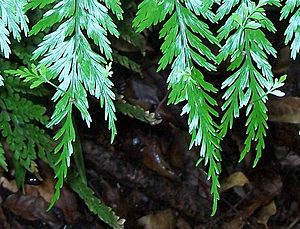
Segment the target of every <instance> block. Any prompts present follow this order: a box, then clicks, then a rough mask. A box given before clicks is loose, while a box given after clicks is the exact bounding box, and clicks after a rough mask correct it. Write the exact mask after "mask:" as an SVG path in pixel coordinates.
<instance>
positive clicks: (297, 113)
mask: <svg viewBox="0 0 300 229" xmlns="http://www.w3.org/2000/svg"><path fill="white" fill-rule="evenodd" d="M267 106H268V109H269V121H273V122H284V123H293V124H299V123H300V98H299V97H293V96H286V97H283V98H274V99H272V100H270V101H268V103H267Z"/></svg>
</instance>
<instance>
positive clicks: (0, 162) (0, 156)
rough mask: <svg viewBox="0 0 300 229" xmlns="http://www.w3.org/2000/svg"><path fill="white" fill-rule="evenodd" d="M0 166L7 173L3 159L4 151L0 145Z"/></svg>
mask: <svg viewBox="0 0 300 229" xmlns="http://www.w3.org/2000/svg"><path fill="white" fill-rule="evenodd" d="M0 166H1V167H2V168H3V169H4V170H5V171H8V168H7V163H6V159H5V151H4V149H3V146H2V144H1V143H0Z"/></svg>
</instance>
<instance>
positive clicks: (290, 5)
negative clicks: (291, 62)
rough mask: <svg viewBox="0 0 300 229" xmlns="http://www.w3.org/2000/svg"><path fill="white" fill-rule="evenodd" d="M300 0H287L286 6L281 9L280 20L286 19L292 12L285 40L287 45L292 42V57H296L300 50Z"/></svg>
mask: <svg viewBox="0 0 300 229" xmlns="http://www.w3.org/2000/svg"><path fill="white" fill-rule="evenodd" d="M299 6H300V1H299V0H287V1H286V2H285V5H284V7H283V8H282V9H281V16H280V20H282V19H286V18H287V17H288V16H289V15H291V14H292V16H291V18H290V20H289V25H288V27H287V28H286V30H285V33H284V35H285V41H284V43H285V44H286V45H287V44H288V43H289V42H291V57H292V58H293V59H296V56H297V54H298V53H299V51H300V20H299V19H300V8H299Z"/></svg>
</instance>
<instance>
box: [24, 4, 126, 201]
mask: <svg viewBox="0 0 300 229" xmlns="http://www.w3.org/2000/svg"><path fill="white" fill-rule="evenodd" d="M52 2H53V1H51V0H48V1H46V2H45V3H43V1H42V0H31V1H30V2H29V4H28V5H27V8H28V9H30V8H32V9H34V8H36V7H40V8H43V7H45V6H46V5H48V4H50V3H52ZM108 9H111V11H112V12H113V13H115V14H116V15H117V18H119V19H121V18H122V12H123V11H122V9H121V7H120V1H119V0H113V1H106V0H104V4H102V3H100V2H98V1H97V0H75V1H74V0H63V1H59V2H58V3H57V4H55V5H54V6H53V8H52V9H50V10H48V11H47V12H46V13H45V14H44V15H43V18H42V19H41V20H40V21H38V22H37V24H35V25H34V26H33V28H32V30H31V31H30V35H35V34H37V33H39V32H46V30H47V31H48V28H53V27H54V26H55V28H56V29H55V30H53V31H51V32H50V33H49V34H47V35H46V36H45V37H44V39H43V41H42V42H41V43H40V44H39V47H38V48H37V49H36V50H35V51H34V53H33V59H34V60H36V59H38V58H41V60H40V62H39V65H38V69H39V70H38V72H39V73H38V75H40V76H42V77H41V78H40V79H38V78H37V77H36V74H33V75H31V74H30V73H28V75H27V76H26V75H24V77H25V78H26V79H27V80H28V81H31V82H33V83H34V84H32V87H36V86H38V85H39V84H41V83H44V82H47V83H50V84H51V80H53V79H58V80H59V82H60V84H59V85H58V86H55V85H53V84H52V86H55V87H56V88H57V91H56V93H55V95H54V96H53V98H52V100H53V101H54V102H55V103H56V105H55V111H54V113H53V115H52V117H51V121H50V123H49V124H48V127H51V126H53V125H58V124H60V123H63V125H62V127H61V129H60V130H59V131H58V133H57V134H56V135H55V137H54V139H55V140H59V141H60V142H59V144H58V145H57V146H56V148H55V153H57V154H58V153H59V159H58V161H57V170H56V178H57V179H58V182H57V184H56V193H55V195H54V198H53V199H52V205H53V204H54V201H55V200H57V199H58V197H59V190H60V188H61V187H62V185H63V180H64V178H65V177H66V175H67V168H68V166H69V165H70V157H71V155H72V153H73V146H72V143H73V142H74V141H75V138H76V135H75V133H74V126H73V123H72V119H71V114H72V110H73V106H75V107H76V108H77V109H78V110H79V111H80V113H81V115H82V119H83V120H84V121H85V122H86V124H87V125H88V126H90V123H91V121H92V120H91V116H90V114H89V111H88V107H89V104H88V100H87V93H89V94H91V95H92V96H94V97H96V98H97V99H99V100H100V106H101V107H104V111H105V120H108V126H109V129H110V130H111V136H112V137H111V140H112V141H113V139H114V136H115V135H116V126H115V120H116V116H115V106H114V103H113V100H114V99H115V95H114V93H113V91H112V89H111V88H112V86H113V83H112V82H111V80H110V79H109V78H110V76H111V75H112V72H111V64H107V61H106V59H108V60H112V49H111V47H110V41H109V40H108V38H107V36H108V34H111V35H114V36H116V37H118V36H119V33H118V31H117V28H116V25H115V24H114V23H113V21H112V18H111V17H110V16H109V12H108ZM89 39H90V40H92V41H93V42H94V44H96V45H97V46H98V48H99V52H100V53H101V54H98V53H97V52H96V51H94V50H93V49H92V45H91V44H90V43H89ZM43 66H44V68H45V69H46V70H45V71H44V72H43Z"/></svg>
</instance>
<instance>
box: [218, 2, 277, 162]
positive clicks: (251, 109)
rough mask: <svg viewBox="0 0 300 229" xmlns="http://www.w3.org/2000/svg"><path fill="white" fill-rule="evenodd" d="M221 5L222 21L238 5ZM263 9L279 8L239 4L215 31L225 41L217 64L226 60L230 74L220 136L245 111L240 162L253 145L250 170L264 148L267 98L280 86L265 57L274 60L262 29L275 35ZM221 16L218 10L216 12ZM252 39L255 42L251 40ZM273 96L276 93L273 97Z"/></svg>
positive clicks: (261, 4)
mask: <svg viewBox="0 0 300 229" xmlns="http://www.w3.org/2000/svg"><path fill="white" fill-rule="evenodd" d="M228 4H229V2H228V1H223V3H222V6H223V5H225V6H223V8H227V10H226V11H224V13H223V15H222V16H220V18H222V17H224V16H225V15H226V14H227V13H228V12H229V11H230V10H231V9H230V7H233V6H234V5H237V4H238V2H237V1H235V2H233V1H232V2H231V3H230V4H229V5H230V6H228ZM267 5H277V6H279V5H280V2H279V1H276V0H272V1H265V0H260V1H258V3H257V4H256V3H255V2H254V1H250V0H246V1H242V2H240V3H239V4H238V5H237V6H238V7H237V9H236V11H235V12H234V13H232V14H231V15H230V16H229V18H228V19H227V21H226V22H225V24H224V25H223V26H222V27H221V29H220V30H219V39H220V40H223V39H226V42H225V45H224V46H223V47H222V48H221V50H220V54H219V55H218V57H217V58H218V62H219V63H220V62H221V61H223V60H225V59H227V58H230V65H229V67H228V70H230V71H233V74H232V75H231V76H229V77H228V78H227V79H226V80H225V81H224V82H223V84H222V88H227V90H226V91H225V93H224V95H223V99H224V100H225V102H224V104H223V105H222V110H223V111H224V115H223V117H222V120H221V123H222V124H221V130H220V135H221V137H224V136H225V135H226V133H227V131H228V128H232V125H233V119H234V118H236V117H239V112H240V109H241V108H243V107H247V112H246V115H247V116H248V119H247V122H246V126H247V132H246V134H247V138H246V140H245V147H244V149H243V151H242V153H241V156H240V160H242V159H243V158H244V157H245V155H246V154H247V153H248V152H249V151H250V148H251V145H252V142H256V147H255V149H256V158H255V161H254V166H255V165H256V164H257V162H258V160H259V158H260V157H261V154H262V150H263V149H264V147H265V143H264V137H265V136H266V129H267V128H268V125H267V119H268V116H267V107H266V101H267V99H268V98H267V94H269V93H272V92H274V91H275V88H276V89H277V88H278V87H280V86H282V82H283V79H281V81H280V82H281V84H280V85H279V83H278V80H274V79H273V78H274V76H273V73H272V71H271V65H270V63H269V62H268V55H271V56H274V57H276V50H275V49H274V48H273V46H272V44H271V43H270V42H269V41H268V40H267V38H266V37H265V34H264V33H263V29H266V30H268V31H270V32H273V33H274V32H275V31H276V29H275V27H274V25H273V23H272V22H271V21H270V20H269V19H268V18H267V16H266V14H265V9H264V7H265V6H267ZM222 6H221V8H222ZM219 12H221V10H220V11H219ZM253 38H255V39H253ZM273 94H276V93H273Z"/></svg>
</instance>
